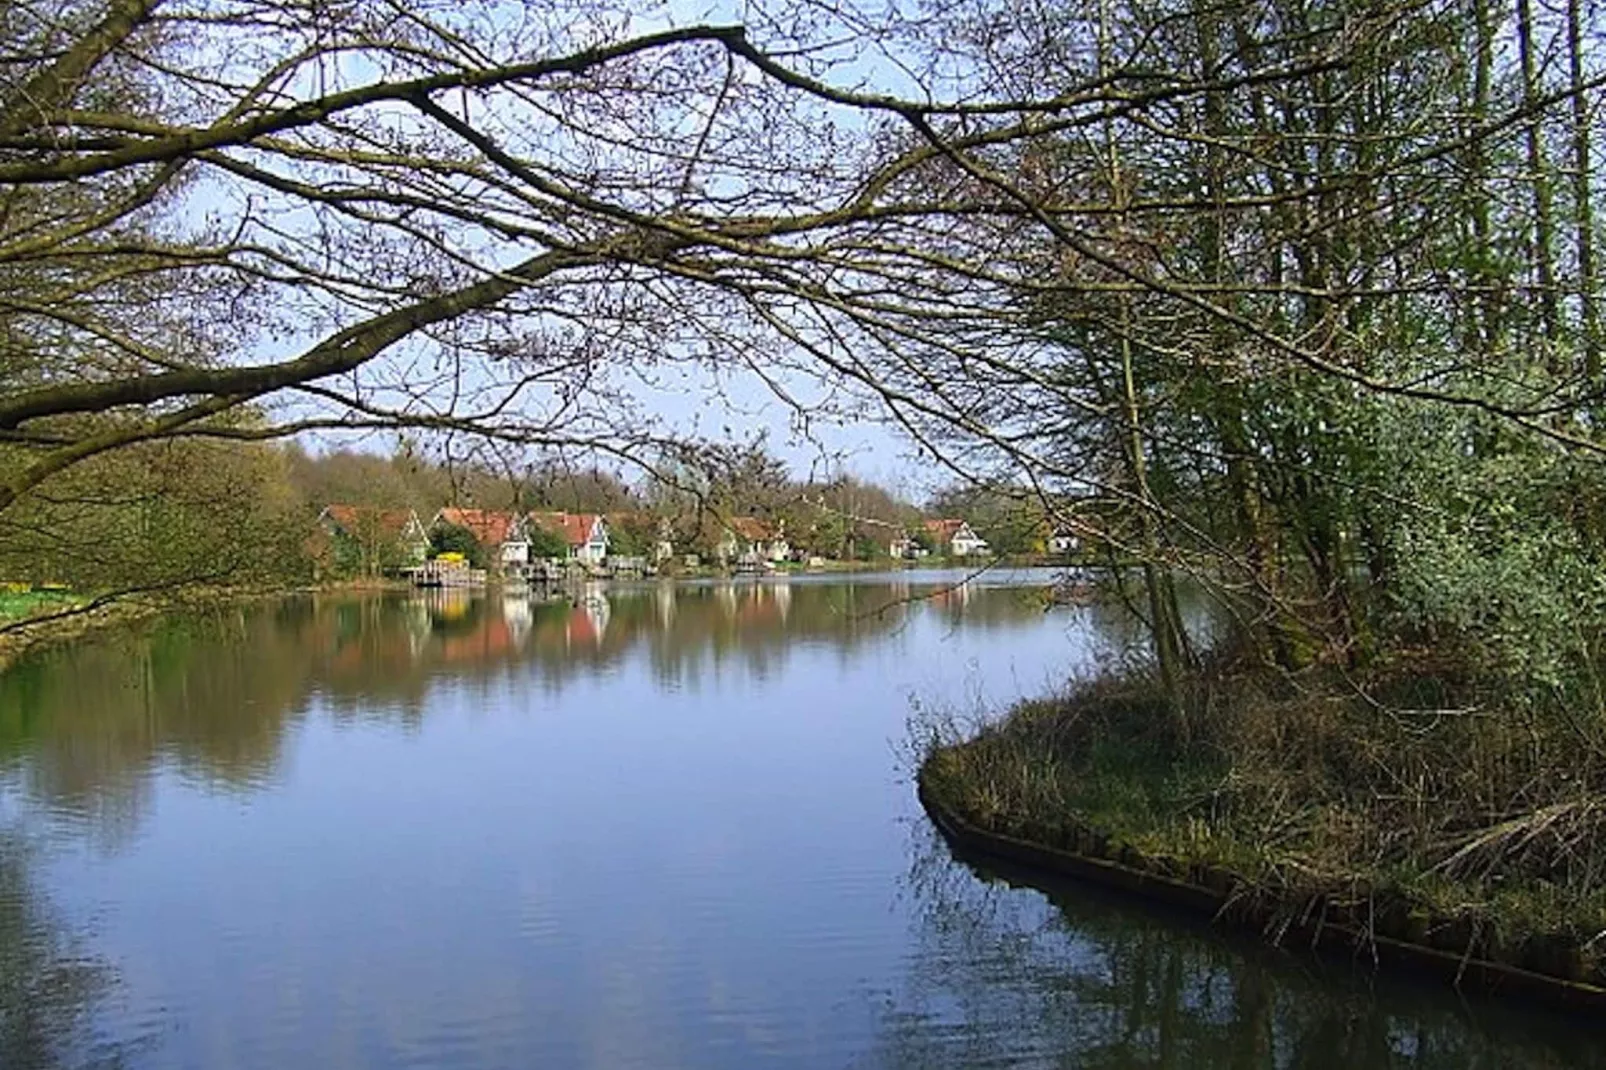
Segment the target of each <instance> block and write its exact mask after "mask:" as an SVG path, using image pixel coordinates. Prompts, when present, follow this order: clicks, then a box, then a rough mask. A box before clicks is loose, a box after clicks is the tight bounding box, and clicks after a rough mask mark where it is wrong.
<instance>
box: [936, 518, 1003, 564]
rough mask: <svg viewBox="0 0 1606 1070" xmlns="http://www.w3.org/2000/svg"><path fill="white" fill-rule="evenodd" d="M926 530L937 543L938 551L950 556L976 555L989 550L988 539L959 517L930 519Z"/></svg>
mask: <svg viewBox="0 0 1606 1070" xmlns="http://www.w3.org/2000/svg"><path fill="white" fill-rule="evenodd" d="M926 532H927V533H928V534H929V535H930V536H931V541H932V542H933V543H935V544H936V547H937V552H938V553H940V554H945V555H947V556H948V557H974V556H976V555H978V554H985V553H986V552H987V551H988V546H987V540H986V539H984V538H982V537H981V536H980V535H977V534H976V533H975V531H973V530H971V527H970V525H969V524H968V523H966V522H965V521H963V520H960V519H958V518H957V517H948V518H944V519H941V520H928V521H926Z"/></svg>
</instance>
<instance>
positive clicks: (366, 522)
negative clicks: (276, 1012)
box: [309, 505, 429, 576]
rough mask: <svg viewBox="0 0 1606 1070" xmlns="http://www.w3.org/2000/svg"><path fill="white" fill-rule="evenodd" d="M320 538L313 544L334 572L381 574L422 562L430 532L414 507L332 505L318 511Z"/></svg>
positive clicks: (315, 554) (318, 557)
mask: <svg viewBox="0 0 1606 1070" xmlns="http://www.w3.org/2000/svg"><path fill="white" fill-rule="evenodd" d="M318 527H319V529H320V530H319V537H316V538H314V539H313V540H312V541H311V542H310V543H309V547H310V549H311V551H312V554H313V557H314V559H315V560H316V561H318V563H319V565H320V566H322V567H325V568H327V569H329V570H331V571H336V572H347V573H352V572H355V573H359V574H361V575H365V576H377V575H380V574H381V573H384V572H389V571H393V570H396V569H402V568H409V567H411V566H413V565H417V564H421V563H422V562H423V560H424V558H425V557H427V556H428V555H429V535H428V533H427V532H425V531H424V525H423V524H422V523H420V522H419V519H418V514H417V513H415V512H413V511H412V510H411V509H375V508H373V507H371V506H364V505H329V506H325V507H324V509H323V511H322V512H320V513H319V514H318Z"/></svg>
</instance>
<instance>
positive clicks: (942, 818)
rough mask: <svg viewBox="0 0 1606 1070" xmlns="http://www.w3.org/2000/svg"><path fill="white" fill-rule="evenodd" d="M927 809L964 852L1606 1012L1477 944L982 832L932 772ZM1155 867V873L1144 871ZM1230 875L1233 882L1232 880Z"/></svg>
mask: <svg viewBox="0 0 1606 1070" xmlns="http://www.w3.org/2000/svg"><path fill="white" fill-rule="evenodd" d="M916 784H917V793H918V795H919V798H920V804H921V806H923V807H924V808H925V811H926V814H927V815H928V816H929V817H930V818H931V821H932V823H933V824H934V825H935V826H936V827H937V831H938V832H940V833H941V834H942V836H943V838H944V839H945V840H947V841H948V843H949V845H950V846H951V847H953V848H954V849H955V851H956V853H957V854H961V855H963V854H970V855H972V856H979V857H981V858H988V857H991V858H995V859H999V860H1001V861H1005V862H1011V863H1014V864H1016V865H1018V866H1021V867H1023V868H1024V869H1025V870H1026V872H1027V873H1028V874H1030V873H1031V872H1032V871H1037V872H1040V873H1042V874H1044V875H1051V876H1057V877H1071V878H1073V879H1076V880H1084V881H1088V882H1091V883H1097V884H1101V885H1104V886H1106V887H1110V888H1116V889H1119V890H1121V891H1124V892H1129V893H1131V894H1133V895H1136V896H1140V897H1142V898H1144V899H1148V900H1150V901H1152V902H1159V903H1165V904H1168V905H1170V906H1172V907H1177V908H1181V909H1183V910H1187V911H1189V912H1190V913H1193V914H1196V915H1199V916H1202V917H1206V918H1208V919H1210V920H1212V921H1225V922H1227V923H1228V924H1230V925H1232V926H1233V927H1235V928H1239V929H1246V930H1255V931H1259V932H1261V933H1262V934H1265V933H1267V932H1269V931H1270V930H1271V929H1273V928H1275V929H1277V938H1276V940H1275V941H1274V942H1275V943H1278V944H1286V943H1289V942H1290V941H1298V942H1307V943H1308V944H1309V945H1310V947H1311V948H1313V949H1315V950H1318V951H1323V952H1329V953H1344V954H1346V955H1348V956H1349V957H1351V958H1355V957H1358V956H1364V957H1366V958H1372V959H1375V961H1376V963H1377V964H1378V965H1379V966H1387V967H1390V968H1395V969H1399V970H1402V971H1411V972H1415V973H1419V974H1424V975H1431V976H1435V977H1438V978H1440V979H1442V980H1446V981H1449V982H1450V983H1451V984H1452V985H1453V986H1454V987H1455V988H1456V989H1457V990H1463V989H1464V990H1470V991H1475V992H1481V993H1484V994H1487V995H1492V996H1501V997H1516V998H1520V999H1523V1000H1527V1001H1531V1002H1535V1003H1543V1004H1547V1005H1549V1006H1552V1007H1559V1008H1563V1009H1566V1010H1572V1011H1581V1010H1587V1011H1592V1012H1596V1013H1599V1012H1601V1011H1606V988H1602V987H1600V986H1598V985H1594V984H1590V983H1588V982H1584V981H1575V980H1569V979H1567V978H1564V977H1557V976H1553V975H1551V974H1546V973H1540V972H1537V971H1534V970H1529V969H1525V968H1523V967H1519V966H1512V965H1508V964H1506V963H1501V962H1495V961H1492V960H1489V959H1486V958H1479V957H1475V956H1473V955H1472V954H1470V951H1471V948H1472V944H1470V943H1469V944H1468V945H1467V949H1466V950H1464V951H1461V952H1455V951H1448V950H1444V949H1441V948H1436V947H1430V946H1428V945H1425V944H1420V943H1415V942H1412V941H1409V940H1404V939H1400V938H1398V937H1395V936H1387V935H1384V934H1381V933H1378V932H1376V931H1375V929H1374V930H1373V931H1362V930H1360V929H1358V928H1356V927H1355V926H1353V925H1348V924H1343V923H1337V922H1332V921H1329V920H1326V919H1325V918H1318V919H1316V920H1315V921H1311V920H1308V917H1309V913H1310V912H1309V911H1307V912H1305V913H1306V918H1305V919H1302V920H1299V921H1295V922H1292V923H1289V924H1287V925H1286V926H1282V925H1280V924H1279V923H1278V918H1277V910H1276V907H1275V906H1274V905H1271V906H1268V905H1266V904H1263V903H1258V902H1252V901H1249V900H1246V899H1243V898H1239V897H1237V896H1236V895H1235V892H1236V890H1237V886H1236V885H1235V884H1234V883H1233V882H1232V881H1231V879H1230V878H1227V875H1226V874H1224V873H1223V871H1220V870H1212V871H1210V872H1209V873H1208V874H1207V875H1206V876H1207V879H1208V880H1209V881H1210V885H1211V886H1206V885H1205V884H1196V883H1193V882H1191V881H1188V880H1182V879H1179V878H1177V877H1174V876H1170V875H1167V874H1166V873H1164V872H1160V871H1159V870H1160V868H1161V867H1162V866H1163V863H1158V862H1156V861H1154V860H1151V859H1147V858H1145V857H1143V856H1142V855H1139V854H1138V853H1137V852H1136V851H1134V850H1133V849H1132V848H1130V847H1115V848H1114V849H1113V853H1114V854H1115V855H1116V856H1117V857H1116V858H1113V859H1112V858H1108V857H1102V856H1101V855H1100V854H1091V853H1086V854H1085V853H1080V850H1079V851H1075V852H1073V851H1067V850H1064V849H1062V848H1058V847H1050V846H1047V845H1045V844H1040V843H1034V842H1032V841H1030V840H1023V839H1020V838H1018V837H1014V836H1009V835H1005V834H1003V833H997V832H990V831H987V830H985V829H982V828H979V827H977V826H975V825H973V824H971V823H970V822H968V821H966V820H965V819H964V818H962V817H960V816H959V815H958V814H957V813H955V812H953V811H952V810H951V809H949V808H947V807H945V806H944V805H943V804H942V803H940V802H939V801H938V800H937V799H936V798H935V797H934V795H933V793H932V792H930V791H929V790H928V789H927V787H926V780H925V770H924V769H923V768H922V769H921V771H920V775H919V776H918V777H917V778H916ZM1078 840H1079V842H1085V843H1087V845H1088V848H1089V849H1090V850H1096V851H1099V852H1103V851H1105V850H1107V849H1109V848H1110V846H1111V841H1110V838H1109V837H1108V836H1105V835H1102V834H1099V833H1097V832H1091V831H1090V832H1089V833H1088V834H1087V835H1086V837H1081V836H1079V837H1078ZM1140 867H1148V868H1140ZM1224 878H1226V879H1224Z"/></svg>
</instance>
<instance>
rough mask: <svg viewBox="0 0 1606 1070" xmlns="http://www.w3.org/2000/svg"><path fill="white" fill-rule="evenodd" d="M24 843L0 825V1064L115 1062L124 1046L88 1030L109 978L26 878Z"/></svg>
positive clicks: (22, 1068)
mask: <svg viewBox="0 0 1606 1070" xmlns="http://www.w3.org/2000/svg"><path fill="white" fill-rule="evenodd" d="M29 858H30V856H29V850H28V847H27V844H26V842H25V841H24V840H23V839H22V837H20V836H19V835H17V834H16V833H15V832H14V831H10V830H0V1066H4V1067H6V1068H7V1070H49V1068H54V1067H69V1066H71V1067H90V1066H93V1067H115V1066H121V1065H123V1064H124V1062H125V1061H126V1054H127V1053H126V1052H124V1051H123V1050H121V1049H116V1048H114V1049H111V1050H108V1049H107V1047H106V1046H105V1044H104V1042H103V1041H98V1040H97V1038H96V1037H95V1036H94V1035H93V1030H92V1025H91V1015H92V1012H93V1011H94V1010H95V1008H96V1006H97V1005H98V1004H99V1003H100V1002H101V1001H102V1000H104V999H105V997H106V996H107V995H108V994H109V993H110V990H111V989H112V988H113V986H114V985H115V983H116V977H115V975H114V974H113V972H112V970H111V968H110V967H109V966H107V965H105V964H104V963H101V962H97V961H95V960H93V959H90V958H87V957H85V955H84V954H83V952H82V951H81V950H80V949H79V948H78V947H77V946H76V941H74V940H73V938H72V937H71V936H70V934H68V933H67V932H66V931H65V930H64V928H63V927H62V925H61V923H60V921H59V920H58V919H57V918H56V917H55V916H54V914H53V912H52V911H51V909H50V907H49V904H48V903H47V902H45V900H44V899H43V897H42V895H41V893H40V892H39V889H38V888H37V886H36V885H35V883H34V881H33V880H32V879H31V877H30V875H29V872H28V867H29Z"/></svg>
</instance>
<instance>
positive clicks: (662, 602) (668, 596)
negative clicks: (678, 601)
mask: <svg viewBox="0 0 1606 1070" xmlns="http://www.w3.org/2000/svg"><path fill="white" fill-rule="evenodd" d="M652 605H653V609H655V610H656V611H657V613H658V627H660V628H662V629H663V630H664V631H666V632H667V631H668V630H669V628H670V626H671V625H672V624H674V622H675V588H674V585H673V584H668V583H660V584H659V585H658V586H657V588H656V589H655V590H654V591H653V594H652Z"/></svg>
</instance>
